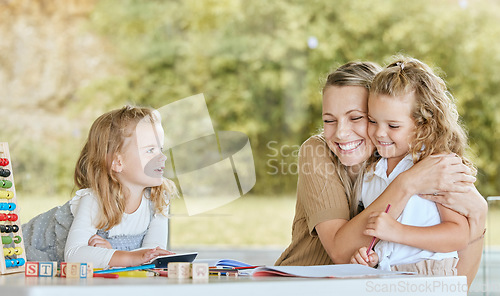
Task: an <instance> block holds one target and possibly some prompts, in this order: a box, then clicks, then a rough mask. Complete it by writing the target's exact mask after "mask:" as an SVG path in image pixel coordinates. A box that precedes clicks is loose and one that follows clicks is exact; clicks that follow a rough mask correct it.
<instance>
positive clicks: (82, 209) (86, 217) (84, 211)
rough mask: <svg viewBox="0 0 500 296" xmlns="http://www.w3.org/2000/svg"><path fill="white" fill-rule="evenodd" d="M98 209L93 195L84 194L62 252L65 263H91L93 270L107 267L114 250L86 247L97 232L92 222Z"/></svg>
mask: <svg viewBox="0 0 500 296" xmlns="http://www.w3.org/2000/svg"><path fill="white" fill-rule="evenodd" d="M98 208H99V206H98V204H97V200H96V199H95V197H94V196H93V195H91V194H86V195H84V196H82V197H81V198H80V201H79V203H78V208H77V209H76V212H75V213H74V219H73V223H72V224H71V228H70V230H69V233H68V238H67V240H66V247H65V250H64V259H65V261H66V262H92V263H93V264H94V267H95V268H104V267H107V266H108V262H109V260H110V259H111V257H112V256H113V254H114V252H115V251H116V250H113V249H108V248H98V247H91V246H89V245H88V244H89V239H90V238H91V237H92V236H93V235H94V234H96V232H97V229H96V228H95V227H94V226H93V223H92V221H93V220H94V219H95V218H96V216H97V213H98Z"/></svg>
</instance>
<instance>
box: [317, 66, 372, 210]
mask: <svg viewBox="0 0 500 296" xmlns="http://www.w3.org/2000/svg"><path fill="white" fill-rule="evenodd" d="M380 70H381V68H380V66H379V65H377V64H375V63H372V62H349V63H347V64H344V65H342V66H340V67H339V68H337V69H336V70H335V71H333V72H331V73H330V74H328V76H327V78H326V82H325V84H324V86H323V90H322V93H323V94H324V93H325V90H326V89H327V88H328V87H330V86H361V87H364V88H366V89H370V85H371V83H372V81H373V78H374V77H375V75H376V74H377V73H378V72H379V71H380ZM317 137H318V138H319V139H321V140H322V141H323V142H324V143H325V145H327V142H326V139H325V136H324V133H323V131H321V133H320V134H318V135H317ZM368 140H369V139H368ZM327 147H328V145H327ZM328 150H329V151H330V158H331V160H332V162H333V163H334V165H335V169H336V171H337V174H338V175H339V178H340V181H341V182H342V185H343V186H344V190H345V193H346V196H347V201H348V203H349V212H350V216H351V218H352V217H354V216H356V214H357V213H358V211H359V209H358V203H359V198H358V195H359V190H360V189H361V184H362V180H363V172H364V166H365V164H363V165H362V167H361V168H360V173H359V174H358V175H357V177H356V178H355V180H352V179H351V177H349V173H348V169H349V168H348V167H346V166H345V165H343V164H342V163H341V162H340V160H339V159H338V157H337V155H335V154H334V153H333V151H332V150H330V149H328Z"/></svg>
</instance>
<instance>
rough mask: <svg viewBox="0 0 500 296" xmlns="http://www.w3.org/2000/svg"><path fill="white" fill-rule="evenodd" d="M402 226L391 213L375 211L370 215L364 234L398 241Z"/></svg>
mask: <svg viewBox="0 0 500 296" xmlns="http://www.w3.org/2000/svg"><path fill="white" fill-rule="evenodd" d="M402 226H403V225H402V224H401V223H399V222H398V221H397V220H396V219H394V218H393V217H392V216H391V215H389V214H387V213H385V212H374V213H372V214H371V215H370V216H369V218H368V222H367V224H366V229H365V230H364V231H363V234H365V235H369V236H375V237H377V238H378V239H381V240H385V241H391V242H398V239H399V235H400V233H401V227H402Z"/></svg>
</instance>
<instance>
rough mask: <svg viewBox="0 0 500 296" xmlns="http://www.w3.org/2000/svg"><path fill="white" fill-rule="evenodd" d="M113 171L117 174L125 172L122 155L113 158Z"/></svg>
mask: <svg viewBox="0 0 500 296" xmlns="http://www.w3.org/2000/svg"><path fill="white" fill-rule="evenodd" d="M111 169H112V170H113V171H114V172H115V173H121V172H122V170H123V162H122V157H121V155H116V156H115V157H114V158H113V162H111Z"/></svg>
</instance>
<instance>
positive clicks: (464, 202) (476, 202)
mask: <svg viewBox="0 0 500 296" xmlns="http://www.w3.org/2000/svg"><path fill="white" fill-rule="evenodd" d="M468 187H469V188H470V189H469V191H468V192H465V193H460V192H440V193H438V194H437V195H434V194H422V195H420V197H422V198H425V199H428V200H430V201H433V202H436V203H439V204H442V205H443V206H445V207H447V208H450V209H452V210H454V211H455V212H458V213H460V214H462V215H463V216H465V217H466V218H467V220H468V222H469V229H470V235H469V237H470V239H471V240H474V239H476V238H478V237H480V236H481V235H482V234H483V232H484V228H485V225H486V217H487V215H488V203H487V202H486V200H485V199H484V197H483V196H481V194H480V193H479V191H477V189H476V187H475V186H474V185H468Z"/></svg>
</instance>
